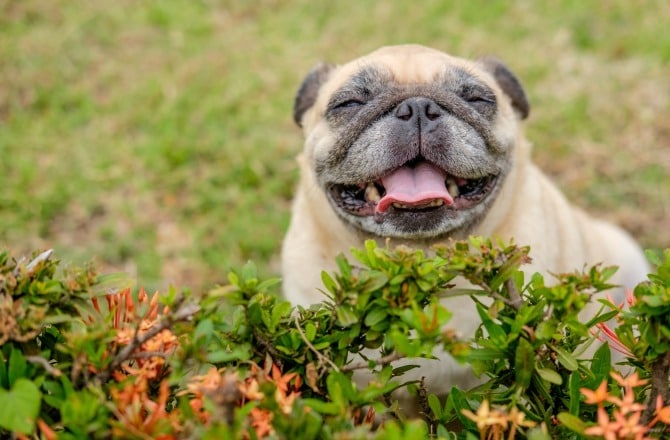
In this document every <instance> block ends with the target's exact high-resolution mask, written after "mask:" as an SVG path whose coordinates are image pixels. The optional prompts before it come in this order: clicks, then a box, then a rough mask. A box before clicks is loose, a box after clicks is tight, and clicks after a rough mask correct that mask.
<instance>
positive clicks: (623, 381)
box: [610, 371, 649, 390]
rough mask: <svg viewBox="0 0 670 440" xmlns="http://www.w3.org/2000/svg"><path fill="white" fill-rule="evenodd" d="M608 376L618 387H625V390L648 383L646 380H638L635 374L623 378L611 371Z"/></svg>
mask: <svg viewBox="0 0 670 440" xmlns="http://www.w3.org/2000/svg"><path fill="white" fill-rule="evenodd" d="M610 376H612V378H613V379H614V380H616V381H617V383H618V384H619V385H621V386H622V387H625V388H626V389H627V390H628V389H632V388H636V387H640V386H642V385H646V384H647V383H648V382H649V381H648V380H647V379H640V378H639V377H638V375H637V372H635V373H633V374H631V375H629V376H627V377H626V378H623V377H622V376H621V375H620V374H619V373H617V372H616V371H612V372H611V373H610Z"/></svg>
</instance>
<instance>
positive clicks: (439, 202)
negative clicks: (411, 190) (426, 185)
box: [430, 199, 444, 208]
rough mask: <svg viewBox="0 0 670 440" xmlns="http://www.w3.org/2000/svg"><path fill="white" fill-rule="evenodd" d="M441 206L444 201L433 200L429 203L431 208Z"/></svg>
mask: <svg viewBox="0 0 670 440" xmlns="http://www.w3.org/2000/svg"><path fill="white" fill-rule="evenodd" d="M442 205H444V200H442V199H437V200H433V201H432V202H430V206H431V208H437V207H438V206H442Z"/></svg>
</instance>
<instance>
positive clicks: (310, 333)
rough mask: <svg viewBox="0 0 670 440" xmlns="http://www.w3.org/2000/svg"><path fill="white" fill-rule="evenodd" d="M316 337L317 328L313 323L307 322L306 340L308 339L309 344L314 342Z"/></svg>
mask: <svg viewBox="0 0 670 440" xmlns="http://www.w3.org/2000/svg"><path fill="white" fill-rule="evenodd" d="M315 336H316V326H315V325H314V324H312V323H311V322H307V324H305V338H307V340H308V341H309V342H312V341H313V340H314V337H315Z"/></svg>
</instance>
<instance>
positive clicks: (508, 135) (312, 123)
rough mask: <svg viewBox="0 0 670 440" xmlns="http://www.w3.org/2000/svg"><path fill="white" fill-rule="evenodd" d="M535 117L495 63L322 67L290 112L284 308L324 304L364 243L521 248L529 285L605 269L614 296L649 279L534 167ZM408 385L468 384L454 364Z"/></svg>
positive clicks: (370, 58) (455, 304) (421, 60)
mask: <svg viewBox="0 0 670 440" xmlns="http://www.w3.org/2000/svg"><path fill="white" fill-rule="evenodd" d="M529 110H530V107H529V104H528V99H527V97H526V93H525V92H524V89H523V87H522V86H521V83H520V82H519V80H518V79H517V77H516V76H515V75H514V74H513V73H512V72H511V71H510V70H509V69H508V68H507V67H506V66H505V65H504V64H503V63H502V62H500V61H499V60H497V59H494V58H482V59H478V60H474V61H470V60H466V59H462V58H457V57H454V56H451V55H448V54H446V53H444V52H441V51H438V50H435V49H431V48H427V47H423V46H418V45H403V46H391V47H384V48H381V49H379V50H377V51H375V52H372V53H371V54H369V55H366V56H363V57H361V58H358V59H356V60H353V61H351V62H349V63H346V64H344V65H340V66H333V65H329V64H320V65H317V66H316V67H315V68H314V69H313V70H312V71H311V72H310V73H309V74H308V75H307V77H306V78H305V80H304V82H303V83H302V85H301V86H300V88H299V91H298V93H297V96H296V98H295V107H294V119H295V122H296V123H297V124H298V125H299V126H300V127H302V129H303V131H304V135H305V139H306V140H305V147H304V151H303V153H302V154H301V155H300V157H299V160H298V162H299V166H300V182H299V185H298V188H297V193H296V195H295V199H294V202H293V208H292V217H291V223H290V226H289V229H288V232H287V234H286V237H285V240H284V244H283V249H282V272H283V273H282V276H283V290H284V294H285V296H286V298H287V299H289V300H290V301H291V302H292V303H294V304H300V305H309V304H312V303H317V302H320V301H323V300H324V299H325V297H324V296H323V293H321V289H322V284H321V276H320V274H321V271H323V270H326V271H331V270H334V269H335V257H336V256H337V255H338V254H340V253H343V254H345V255H346V254H348V253H349V250H350V249H351V247H361V246H362V244H363V241H364V240H366V239H370V238H372V239H376V240H377V241H378V242H380V243H382V244H383V243H384V242H385V241H386V240H387V239H390V241H391V244H405V245H409V246H412V247H421V248H429V247H430V246H431V245H432V244H436V243H440V242H444V241H446V240H448V239H450V238H453V239H463V238H467V237H468V236H469V235H482V236H489V237H499V238H502V239H504V240H510V239H514V241H515V242H516V243H518V244H521V245H530V247H531V253H530V255H531V257H532V263H531V264H530V265H528V266H526V267H524V270H525V271H526V272H528V273H533V272H541V273H543V274H547V275H548V274H550V273H557V272H565V271H573V270H575V269H581V268H582V267H583V266H584V264H595V263H599V262H601V263H603V264H605V265H616V266H619V271H618V272H617V274H616V275H615V277H614V279H613V280H612V282H613V283H616V284H620V285H622V286H627V287H632V286H634V285H635V284H636V283H637V282H639V281H641V280H643V279H645V278H646V275H647V273H648V265H647V262H646V259H645V257H644V255H643V253H642V251H641V249H640V248H639V246H638V245H637V244H636V243H635V241H634V240H633V239H632V238H631V237H630V236H629V235H628V234H627V233H625V232H624V231H623V230H622V229H620V228H618V227H616V226H614V225H612V224H609V223H606V222H603V221H600V220H596V219H594V218H592V217H590V216H588V215H587V214H586V213H585V212H584V211H582V210H580V209H578V208H576V207H574V206H572V205H571V204H570V203H569V202H568V201H567V200H566V198H565V197H564V196H563V195H562V194H561V192H560V191H559V190H558V189H557V188H556V186H555V185H554V184H552V183H551V182H550V180H549V179H548V178H547V177H546V176H545V175H544V174H542V172H541V171H540V170H539V169H538V168H537V167H536V166H535V165H534V164H533V163H532V162H531V158H530V144H529V142H528V141H527V140H526V138H525V136H524V131H523V123H522V122H523V120H524V119H526V118H527V117H528V114H529ZM444 304H445V306H446V307H447V308H449V309H451V310H458V313H457V314H454V318H453V319H452V321H450V326H452V327H454V328H455V329H456V330H457V331H459V332H460V333H461V334H462V335H464V336H466V337H467V336H472V335H473V334H474V331H475V329H476V327H477V325H478V323H479V320H478V318H477V313H476V310H475V308H474V306H473V304H472V301H471V300H470V299H469V298H450V299H447V300H445V303H444ZM413 371H414V372H415V375H416V376H417V377H421V376H426V382H427V383H428V384H429V386H431V391H433V392H438V393H439V392H440V391H441V390H440V388H442V390H445V391H446V390H448V389H449V388H450V387H451V386H453V385H461V386H467V385H468V384H469V383H471V382H472V380H471V379H472V378H471V377H470V376H469V375H468V373H467V372H465V371H464V369H463V368H461V367H459V366H458V365H456V364H455V363H454V362H453V361H451V360H450V359H448V356H447V355H444V356H443V357H442V358H441V359H439V360H432V361H429V360H425V361H423V365H422V368H421V369H417V370H413ZM431 384H432V385H431Z"/></svg>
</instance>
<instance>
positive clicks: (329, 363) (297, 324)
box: [294, 315, 340, 373]
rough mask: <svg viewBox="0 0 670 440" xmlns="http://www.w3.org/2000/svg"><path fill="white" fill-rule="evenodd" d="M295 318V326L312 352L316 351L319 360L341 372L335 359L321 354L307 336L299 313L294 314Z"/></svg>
mask: <svg viewBox="0 0 670 440" xmlns="http://www.w3.org/2000/svg"><path fill="white" fill-rule="evenodd" d="M294 320H295V328H296V329H297V330H298V333H300V337H301V338H302V340H303V341H304V342H305V344H307V347H309V349H310V350H311V351H312V353H314V354H315V355H316V358H317V359H318V360H319V362H325V363H327V364H328V365H330V366H331V367H332V368H333V370H335V371H337V372H338V373H339V372H340V369H339V368H338V367H337V365H335V364H334V363H333V361H331V360H330V359H328V358H327V357H326V356H324V355H323V354H321V352H320V351H319V350H317V349H316V347H314V346H313V345H312V343H311V342H309V341H308V340H307V336H305V333H303V331H302V328H301V327H300V322H299V321H298V315H296V316H294Z"/></svg>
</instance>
